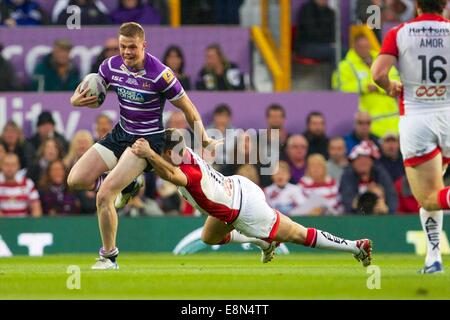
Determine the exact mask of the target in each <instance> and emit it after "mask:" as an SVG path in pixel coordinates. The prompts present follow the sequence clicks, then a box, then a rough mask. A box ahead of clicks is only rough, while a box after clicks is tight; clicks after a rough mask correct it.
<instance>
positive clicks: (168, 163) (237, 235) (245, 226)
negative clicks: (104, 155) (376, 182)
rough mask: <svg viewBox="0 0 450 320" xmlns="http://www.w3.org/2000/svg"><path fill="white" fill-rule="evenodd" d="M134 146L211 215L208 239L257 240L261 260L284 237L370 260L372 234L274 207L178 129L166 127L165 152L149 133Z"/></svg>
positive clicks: (367, 262)
mask: <svg viewBox="0 0 450 320" xmlns="http://www.w3.org/2000/svg"><path fill="white" fill-rule="evenodd" d="M131 151H132V152H133V153H134V154H135V155H136V156H138V157H141V158H143V159H146V160H147V161H148V162H149V163H150V164H151V165H152V166H153V168H155V172H156V174H158V175H159V176H160V177H161V178H163V179H165V180H167V181H169V182H172V183H173V184H175V185H176V186H178V190H179V192H180V193H181V195H182V196H183V197H184V198H185V199H186V200H187V201H188V202H189V203H190V204H191V205H193V206H194V207H195V208H197V209H198V210H199V211H200V212H202V213H204V214H206V215H208V218H207V220H206V222H205V226H204V228H203V233H202V240H203V241H204V242H205V243H207V244H226V243H229V242H235V243H254V244H256V245H258V246H259V247H260V248H261V249H262V261H263V262H268V261H270V260H271V259H272V258H273V255H274V252H275V249H276V246H277V245H278V244H279V243H280V242H291V243H295V244H302V245H305V246H308V247H313V248H319V249H331V250H337V251H344V252H349V253H352V254H353V255H354V257H355V258H356V259H357V260H358V261H361V262H362V264H363V266H368V265H370V263H371V259H372V257H371V251H372V243H371V241H370V240H368V239H362V240H356V241H352V240H347V239H343V238H339V237H336V236H334V235H332V234H330V233H328V232H325V231H321V230H317V229H315V228H305V227H304V226H302V225H300V224H298V223H296V222H294V221H292V220H291V219H290V218H289V217H287V216H285V215H283V214H281V213H280V212H278V211H276V210H275V209H273V208H271V207H270V206H269V205H268V204H267V202H266V197H265V195H264V192H263V190H262V189H261V188H260V187H259V186H258V185H256V184H254V183H253V182H252V181H250V180H249V179H247V178H245V177H243V176H239V175H234V176H229V177H226V176H223V175H222V174H221V173H219V172H218V171H216V170H214V169H213V168H212V167H211V166H210V165H209V164H208V163H207V162H206V161H205V160H203V159H202V158H201V157H200V156H199V155H198V154H196V153H195V152H194V151H192V150H191V149H190V148H187V147H185V145H184V141H183V137H182V135H181V134H180V133H179V132H178V131H177V130H175V129H166V132H165V145H164V148H163V153H162V156H160V155H159V154H158V153H157V152H155V151H154V150H153V149H152V148H151V147H150V145H149V143H148V141H147V140H145V139H138V140H137V141H136V142H135V143H134V144H133V146H132V148H131Z"/></svg>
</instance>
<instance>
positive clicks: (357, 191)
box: [339, 141, 398, 213]
mask: <svg viewBox="0 0 450 320" xmlns="http://www.w3.org/2000/svg"><path fill="white" fill-rule="evenodd" d="M378 157H379V154H378V148H376V146H375V144H373V143H371V142H368V141H363V142H362V143H361V144H358V145H356V146H355V147H354V148H353V149H352V151H351V153H350V156H349V159H350V161H351V165H350V166H348V167H347V168H346V169H345V170H344V174H343V175H342V178H341V184H340V187H339V193H340V194H341V199H342V203H343V205H344V209H345V212H347V213H350V212H353V213H355V212H358V210H359V208H358V198H359V196H360V195H362V194H364V193H366V192H372V193H375V194H377V196H378V198H377V199H379V200H380V201H379V206H380V208H379V209H380V210H381V209H383V208H381V207H382V202H383V201H385V203H386V204H387V206H388V208H389V212H390V213H393V212H395V210H397V204H398V199H397V193H396V191H395V188H394V183H393V182H392V179H391V177H390V176H389V174H388V173H387V172H386V170H385V169H384V168H383V166H381V165H379V164H377V163H375V162H374V160H375V159H377V158H378ZM381 195H382V196H383V197H381ZM384 199H385V200H384ZM381 211H382V210H381ZM366 213H368V212H366Z"/></svg>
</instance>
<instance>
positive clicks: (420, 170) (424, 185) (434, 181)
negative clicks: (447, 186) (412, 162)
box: [406, 153, 444, 202]
mask: <svg viewBox="0 0 450 320" xmlns="http://www.w3.org/2000/svg"><path fill="white" fill-rule="evenodd" d="M406 176H407V177H408V182H409V184H410V186H411V190H412V192H413V194H414V196H415V197H416V199H417V200H418V201H419V202H422V201H424V200H426V199H427V198H428V197H430V195H433V194H435V193H436V192H438V191H439V190H441V189H443V188H444V182H443V179H442V155H441V154H440V153H439V154H438V155H436V156H435V157H433V158H432V159H430V160H428V161H426V162H424V163H422V164H420V165H418V166H415V167H406Z"/></svg>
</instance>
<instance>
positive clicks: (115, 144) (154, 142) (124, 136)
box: [97, 123, 164, 172]
mask: <svg viewBox="0 0 450 320" xmlns="http://www.w3.org/2000/svg"><path fill="white" fill-rule="evenodd" d="M139 138H144V139H145V140H147V141H148V143H149V144H150V147H151V148H152V149H153V150H155V151H156V152H157V153H158V154H161V152H162V150H163V147H164V132H160V133H155V134H151V135H146V136H140V135H133V134H130V133H127V132H125V131H124V130H123V129H122V127H121V126H120V124H119V123H117V124H116V126H115V127H114V129H113V130H112V131H111V132H110V133H108V134H107V135H106V136H105V137H104V138H103V139H101V140H99V141H98V142H97V143H99V144H101V145H102V146H104V147H105V148H108V149H109V150H111V151H112V152H113V153H114V155H115V156H116V158H117V160H119V158H120V156H121V155H122V153H124V151H125V150H126V149H127V148H128V147H131V146H132V145H133V143H134V142H135V141H136V140H138V139H139ZM152 169H153V167H152V166H151V165H150V164H148V166H147V168H145V171H146V172H149V171H151V170H152Z"/></svg>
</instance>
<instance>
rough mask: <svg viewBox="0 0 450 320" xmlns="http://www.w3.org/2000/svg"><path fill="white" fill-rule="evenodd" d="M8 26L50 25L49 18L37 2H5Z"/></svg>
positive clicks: (10, 0) (7, 0)
mask: <svg viewBox="0 0 450 320" xmlns="http://www.w3.org/2000/svg"><path fill="white" fill-rule="evenodd" d="M4 5H5V7H6V10H7V15H8V18H7V19H6V20H5V24H6V25H8V26H10V27H11V26H36V25H43V24H48V23H49V17H48V15H47V14H46V13H45V11H43V10H42V9H41V7H40V5H39V4H38V3H37V2H36V1H31V0H4Z"/></svg>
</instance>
